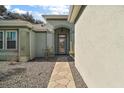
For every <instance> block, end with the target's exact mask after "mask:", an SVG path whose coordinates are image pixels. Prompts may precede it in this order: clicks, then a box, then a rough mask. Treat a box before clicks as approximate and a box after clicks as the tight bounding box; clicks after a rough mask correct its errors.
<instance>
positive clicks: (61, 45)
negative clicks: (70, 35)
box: [59, 35, 66, 54]
mask: <svg viewBox="0 0 124 93" xmlns="http://www.w3.org/2000/svg"><path fill="white" fill-rule="evenodd" d="M65 53H66V36H65V35H63V36H62V37H61V36H60V37H59V54H65Z"/></svg>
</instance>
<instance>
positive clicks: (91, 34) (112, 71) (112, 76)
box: [68, 5, 124, 88]
mask: <svg viewBox="0 0 124 93" xmlns="http://www.w3.org/2000/svg"><path fill="white" fill-rule="evenodd" d="M123 16H124V6H117V5H116V6H115V5H112V6H107V5H106V6H96V5H88V6H80V5H79V6H72V7H71V11H70V15H69V17H68V21H69V22H71V23H74V24H75V53H76V55H75V65H76V67H77V69H78V71H79V72H80V74H81V76H82V77H83V79H84V81H85V82H86V84H87V86H88V87H96V88H97V87H99V88H100V87H102V88H103V87H109V88H110V87H112V88H113V87H124V43H123V42H124V26H123V24H124V17H123Z"/></svg>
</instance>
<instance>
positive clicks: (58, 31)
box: [54, 27, 70, 55]
mask: <svg viewBox="0 0 124 93" xmlns="http://www.w3.org/2000/svg"><path fill="white" fill-rule="evenodd" d="M64 29H65V30H64ZM54 31H55V32H54V46H55V55H68V54H69V50H70V29H68V28H66V27H60V28H57V29H55V30H54ZM59 35H66V50H65V51H66V53H65V54H60V53H59V51H58V43H59V42H58V40H59Z"/></svg>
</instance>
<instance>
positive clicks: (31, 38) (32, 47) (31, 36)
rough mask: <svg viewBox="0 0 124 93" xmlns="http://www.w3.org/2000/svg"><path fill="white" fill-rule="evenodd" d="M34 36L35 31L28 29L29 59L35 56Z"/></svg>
mask: <svg viewBox="0 0 124 93" xmlns="http://www.w3.org/2000/svg"><path fill="white" fill-rule="evenodd" d="M35 40H36V37H35V32H34V31H30V59H33V58H35V56H36V55H35V47H36V45H35V43H36V41H35Z"/></svg>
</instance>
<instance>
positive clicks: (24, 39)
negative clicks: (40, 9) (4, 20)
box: [19, 28, 31, 62]
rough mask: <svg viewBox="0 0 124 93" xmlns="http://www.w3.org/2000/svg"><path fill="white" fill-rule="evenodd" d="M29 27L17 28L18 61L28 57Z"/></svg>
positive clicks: (25, 59)
mask: <svg viewBox="0 0 124 93" xmlns="http://www.w3.org/2000/svg"><path fill="white" fill-rule="evenodd" d="M30 31H31V30H30V29H28V28H21V29H19V61H24V62H25V61H27V60H29V59H30Z"/></svg>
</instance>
